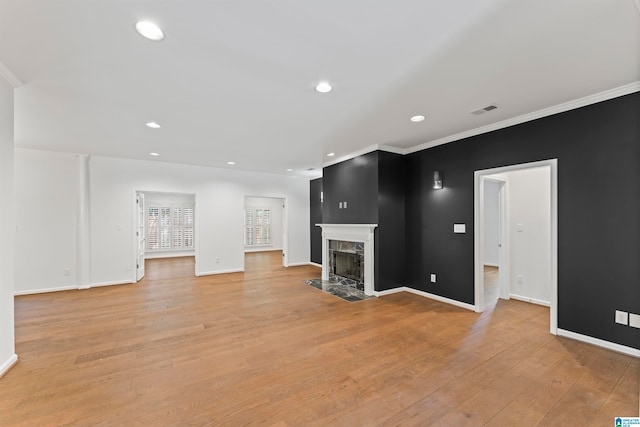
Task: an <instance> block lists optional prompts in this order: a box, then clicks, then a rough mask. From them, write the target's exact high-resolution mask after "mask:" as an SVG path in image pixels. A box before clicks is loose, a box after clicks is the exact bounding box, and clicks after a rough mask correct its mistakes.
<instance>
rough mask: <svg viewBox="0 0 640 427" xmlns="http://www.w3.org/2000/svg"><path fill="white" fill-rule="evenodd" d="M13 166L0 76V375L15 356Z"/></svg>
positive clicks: (9, 113)
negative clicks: (0, 202) (0, 205)
mask: <svg viewBox="0 0 640 427" xmlns="http://www.w3.org/2000/svg"><path fill="white" fill-rule="evenodd" d="M13 170H14V164H13V86H11V85H10V84H9V83H7V82H6V81H5V80H4V79H3V78H2V77H0V199H1V200H2V209H0V376H1V375H3V374H4V373H5V372H6V371H7V370H8V369H9V368H10V367H11V366H12V364H13V363H15V361H16V359H17V356H16V354H15V345H14V342H15V336H14V320H13V287H14V266H13V259H14V246H13V244H14V234H15V222H14V219H15V216H14V188H13Z"/></svg>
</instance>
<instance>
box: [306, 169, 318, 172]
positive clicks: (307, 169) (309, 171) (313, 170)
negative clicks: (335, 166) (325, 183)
mask: <svg viewBox="0 0 640 427" xmlns="http://www.w3.org/2000/svg"><path fill="white" fill-rule="evenodd" d="M307 170H308V171H309V172H311V171H314V170H316V169H315V168H309V169H307Z"/></svg>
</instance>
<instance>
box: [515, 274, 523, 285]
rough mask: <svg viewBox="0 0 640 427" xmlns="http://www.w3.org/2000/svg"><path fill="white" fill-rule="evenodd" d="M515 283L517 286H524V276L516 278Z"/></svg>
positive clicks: (520, 275)
mask: <svg viewBox="0 0 640 427" xmlns="http://www.w3.org/2000/svg"><path fill="white" fill-rule="evenodd" d="M516 283H517V284H518V285H524V276H523V275H522V274H518V275H517V276H516Z"/></svg>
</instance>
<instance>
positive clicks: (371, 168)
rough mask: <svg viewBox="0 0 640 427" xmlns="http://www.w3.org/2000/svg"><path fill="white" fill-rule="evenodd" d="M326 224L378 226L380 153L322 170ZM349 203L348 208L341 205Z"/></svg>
mask: <svg viewBox="0 0 640 427" xmlns="http://www.w3.org/2000/svg"><path fill="white" fill-rule="evenodd" d="M322 175H323V177H322V186H323V189H324V203H323V207H322V217H323V220H324V222H325V223H327V224H376V223H377V222H378V209H377V208H378V152H373V153H368V154H365V155H363V156H359V157H356V158H354V159H350V160H346V161H344V162H342V163H338V164H335V165H332V166H328V167H326V168H324V169H323V170H322ZM339 202H347V208H346V209H340V208H339V205H338V203H339Z"/></svg>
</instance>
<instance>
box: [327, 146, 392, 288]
mask: <svg viewBox="0 0 640 427" xmlns="http://www.w3.org/2000/svg"><path fill="white" fill-rule="evenodd" d="M322 174H323V178H322V187H323V191H324V203H323V206H322V219H323V222H325V223H327V224H378V227H377V228H376V230H375V259H374V263H375V264H374V269H375V271H374V275H375V279H374V283H375V289H376V290H377V291H382V290H386V289H391V288H395V287H398V286H403V284H404V268H405V265H404V250H405V229H404V205H405V202H404V194H405V193H404V187H405V158H404V156H401V155H399V154H393V153H388V152H384V151H374V152H371V153H368V154H364V155H362V156H359V157H356V158H354V159H351V160H347V161H344V162H341V163H338V164H335V165H332V166H328V167H326V168H324V169H323V172H322ZM340 202H343V203H344V202H347V208H346V209H345V208H344V207H343V208H342V209H341V208H340V207H339V203H340ZM320 258H322V254H320Z"/></svg>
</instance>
